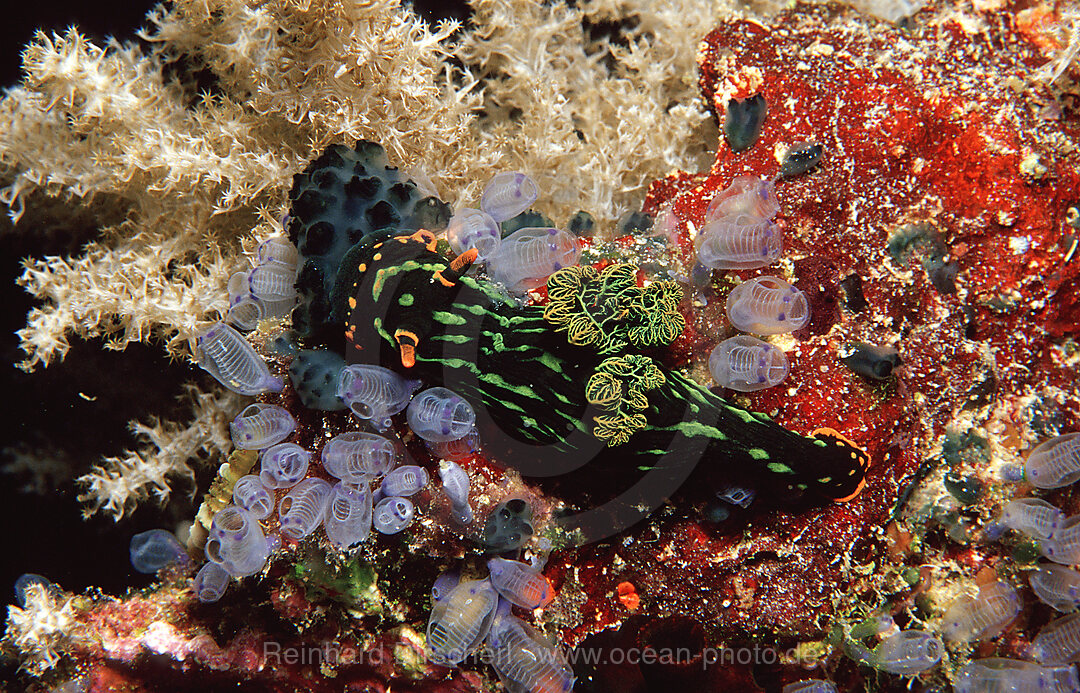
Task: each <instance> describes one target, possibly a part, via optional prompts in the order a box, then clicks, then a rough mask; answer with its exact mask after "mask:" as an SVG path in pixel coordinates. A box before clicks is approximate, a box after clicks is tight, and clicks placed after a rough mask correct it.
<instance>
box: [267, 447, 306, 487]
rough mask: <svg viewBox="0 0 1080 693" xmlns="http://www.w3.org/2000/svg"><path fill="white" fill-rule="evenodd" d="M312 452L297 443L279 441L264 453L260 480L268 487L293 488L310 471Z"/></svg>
mask: <svg viewBox="0 0 1080 693" xmlns="http://www.w3.org/2000/svg"><path fill="white" fill-rule="evenodd" d="M310 462H311V453H310V452H308V451H307V450H305V449H304V448H302V447H300V446H299V445H297V444H296V443H278V444H277V445H275V446H273V447H271V448H269V449H267V450H266V452H264V453H263V455H262V462H261V463H260V464H259V480H260V481H262V483H263V485H264V486H266V487H267V488H275V489H277V488H291V487H293V486H295V485H296V484H297V483H299V482H300V480H301V479H303V478H304V477H305V476H307V472H308V464H309V463H310Z"/></svg>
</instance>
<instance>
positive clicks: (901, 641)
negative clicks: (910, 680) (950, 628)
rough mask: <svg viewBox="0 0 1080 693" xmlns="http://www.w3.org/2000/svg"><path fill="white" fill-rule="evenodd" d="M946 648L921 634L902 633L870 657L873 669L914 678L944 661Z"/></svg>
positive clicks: (926, 634)
mask: <svg viewBox="0 0 1080 693" xmlns="http://www.w3.org/2000/svg"><path fill="white" fill-rule="evenodd" d="M944 651H945V647H944V646H943V645H942V644H941V641H940V640H938V639H937V638H935V637H934V636H932V635H930V634H929V633H926V632H923V631H921V630H902V631H900V632H899V633H896V634H895V635H891V636H889V637H888V638H886V639H885V640H883V641H882V642H881V644H880V645H878V646H877V647H875V648H874V649H873V651H872V652H871V653H870V660H869V661H868V662H867V663H868V664H870V666H872V667H874V668H875V669H878V670H880V671H887V672H889V673H890V674H899V675H901V676H914V675H915V674H918V673H921V672H924V671H926V670H927V669H929V668H930V667H932V666H934V665H935V664H937V663H938V662H940V661H941V654H942V653H943V652H944Z"/></svg>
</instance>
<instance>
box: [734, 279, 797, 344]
mask: <svg viewBox="0 0 1080 693" xmlns="http://www.w3.org/2000/svg"><path fill="white" fill-rule="evenodd" d="M727 316H728V319H729V320H731V324H732V325H734V326H735V327H736V328H738V329H740V330H743V331H744V332H753V333H754V334H780V333H782V332H794V331H795V330H798V329H800V328H802V327H803V326H805V325H806V324H807V323H808V322H810V304H809V302H808V301H807V300H806V294H804V293H803V292H802V291H799V290H798V289H796V288H795V287H794V286H792V285H791V284H788V283H787V282H786V281H784V280H783V279H780V278H778V277H755V278H754V279H751V280H749V281H745V282H743V283H742V284H739V285H738V286H736V287H735V288H734V289H732V290H731V293H729V294H728V297H727Z"/></svg>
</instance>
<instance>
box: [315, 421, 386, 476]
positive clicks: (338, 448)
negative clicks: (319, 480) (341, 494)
mask: <svg viewBox="0 0 1080 693" xmlns="http://www.w3.org/2000/svg"><path fill="white" fill-rule="evenodd" d="M403 456H404V452H403V450H402V448H401V445H400V444H399V443H397V442H396V441H393V440H390V439H389V438H384V437H383V436H380V435H378V434H376V433H367V432H366V431H350V432H349V433H342V434H340V435H336V436H334V437H333V438H331V439H330V440H329V441H327V443H326V445H324V446H323V449H322V465H323V468H324V469H325V470H326V471H327V472H329V473H330V474H333V475H334V476H335V477H337V478H338V479H341V480H342V481H345V482H348V483H353V484H360V483H366V482H368V481H370V480H371V479H373V478H374V477H377V476H381V475H383V474H386V473H387V472H389V471H390V470H391V469H393V468H394V467H395V466H396V465H397V463H398V462H399V461H401V458H402V457H403Z"/></svg>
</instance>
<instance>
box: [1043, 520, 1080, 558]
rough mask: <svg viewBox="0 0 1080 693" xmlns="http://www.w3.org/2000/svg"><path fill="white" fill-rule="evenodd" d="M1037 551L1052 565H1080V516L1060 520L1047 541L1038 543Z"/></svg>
mask: <svg viewBox="0 0 1080 693" xmlns="http://www.w3.org/2000/svg"><path fill="white" fill-rule="evenodd" d="M1039 549H1040V550H1041V551H1042V555H1044V556H1046V557H1047V558H1049V559H1050V560H1051V561H1053V562H1054V563H1062V564H1064V565H1076V564H1077V563H1080V515H1071V516H1069V517H1067V518H1065V519H1064V520H1062V521H1061V523H1060V524H1059V525H1058V527H1057V529H1056V530H1054V533H1053V534H1051V535H1050V538H1049V539H1046V540H1044V541H1041V542H1039Z"/></svg>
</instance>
